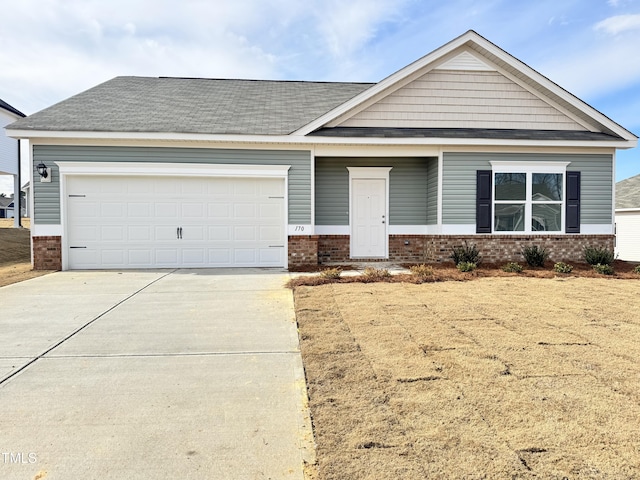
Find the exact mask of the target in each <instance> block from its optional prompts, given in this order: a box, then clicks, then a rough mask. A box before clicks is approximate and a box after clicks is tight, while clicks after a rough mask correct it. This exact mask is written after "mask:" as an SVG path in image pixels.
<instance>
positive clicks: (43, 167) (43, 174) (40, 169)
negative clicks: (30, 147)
mask: <svg viewBox="0 0 640 480" xmlns="http://www.w3.org/2000/svg"><path fill="white" fill-rule="evenodd" d="M36 168H37V169H38V173H39V174H40V176H41V177H42V178H47V177H48V176H49V172H48V171H47V166H46V165H45V164H44V163H39V164H38V166H37V167H36Z"/></svg>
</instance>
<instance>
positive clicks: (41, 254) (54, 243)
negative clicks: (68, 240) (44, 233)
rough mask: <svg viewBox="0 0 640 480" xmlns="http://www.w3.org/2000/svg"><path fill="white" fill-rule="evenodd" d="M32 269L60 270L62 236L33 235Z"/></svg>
mask: <svg viewBox="0 0 640 480" xmlns="http://www.w3.org/2000/svg"><path fill="white" fill-rule="evenodd" d="M31 242H32V243H31V245H32V248H33V269H34V270H62V238H61V237H33V238H32V239H31Z"/></svg>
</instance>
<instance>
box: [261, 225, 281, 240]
mask: <svg viewBox="0 0 640 480" xmlns="http://www.w3.org/2000/svg"><path fill="white" fill-rule="evenodd" d="M258 231H259V238H260V241H261V242H275V243H277V242H281V243H282V242H283V240H284V238H283V237H284V235H283V234H282V229H281V228H278V227H272V226H261V227H258Z"/></svg>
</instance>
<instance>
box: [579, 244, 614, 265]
mask: <svg viewBox="0 0 640 480" xmlns="http://www.w3.org/2000/svg"><path fill="white" fill-rule="evenodd" d="M583 254H584V261H585V262H587V263H588V264H589V265H597V264H600V265H611V264H612V263H613V260H614V258H615V256H614V254H613V250H609V249H608V248H606V247H584V250H583Z"/></svg>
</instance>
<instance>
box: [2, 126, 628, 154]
mask: <svg viewBox="0 0 640 480" xmlns="http://www.w3.org/2000/svg"><path fill="white" fill-rule="evenodd" d="M11 136H12V137H13V138H28V139H29V140H31V141H32V142H33V143H34V144H38V143H41V141H43V140H44V141H46V140H48V139H51V140H54V139H55V140H64V141H69V142H73V141H74V140H101V141H109V140H113V141H136V142H137V141H142V142H145V141H146V142H148V141H165V142H210V143H237V144H271V145H302V146H312V145H380V146H383V145H391V146H393V145H425V146H462V145H464V146H496V147H499V146H525V147H580V148H585V147H586V148H619V149H627V148H633V147H635V146H636V145H637V139H634V140H633V141H631V140H613V141H602V142H593V141H577V140H576V141H567V140H520V139H518V140H516V139H490V138H442V137H433V138H414V137H411V138H409V137H406V138H382V137H380V138H373V137H350V138H344V137H309V136H304V137H303V136H294V135H207V134H191V133H188V134H187V133H182V134H181V133H140V132H50V131H28V130H24V131H21V130H12V133H11ZM39 140H40V141H39Z"/></svg>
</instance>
